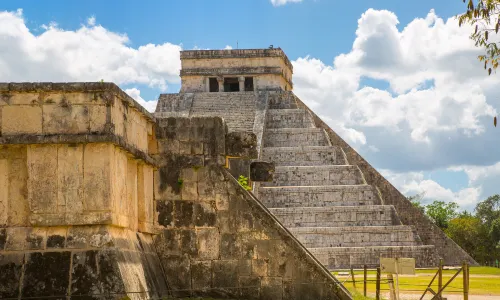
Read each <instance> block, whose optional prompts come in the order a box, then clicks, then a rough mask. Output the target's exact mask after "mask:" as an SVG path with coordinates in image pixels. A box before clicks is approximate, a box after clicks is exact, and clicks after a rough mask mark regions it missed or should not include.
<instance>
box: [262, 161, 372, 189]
mask: <svg viewBox="0 0 500 300" xmlns="http://www.w3.org/2000/svg"><path fill="white" fill-rule="evenodd" d="M354 184H364V180H363V176H362V174H361V172H360V171H359V169H358V167H357V166H351V165H326V166H279V167H276V170H275V171H274V176H273V181H272V182H265V183H262V184H261V186H322V185H354Z"/></svg>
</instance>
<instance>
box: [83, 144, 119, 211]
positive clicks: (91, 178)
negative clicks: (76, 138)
mask: <svg viewBox="0 0 500 300" xmlns="http://www.w3.org/2000/svg"><path fill="white" fill-rule="evenodd" d="M113 159H114V149H113V146H112V145H110V144H86V145H85V148H84V156H83V161H84V167H83V178H84V180H83V195H84V196H83V199H84V200H83V201H84V205H85V206H84V207H85V211H99V210H111V209H112V207H113V205H112V200H113V199H111V179H112V177H111V176H112V173H111V170H113V169H114V168H112V165H113ZM119 174H120V176H119V177H117V178H116V180H120V178H123V177H124V176H123V174H125V170H121V173H119ZM114 185H115V186H116V182H115V183H114ZM115 193H116V192H115ZM122 196H123V198H121V199H126V197H125V196H124V195H122ZM115 197H118V195H116V194H115ZM121 202H123V201H121Z"/></svg>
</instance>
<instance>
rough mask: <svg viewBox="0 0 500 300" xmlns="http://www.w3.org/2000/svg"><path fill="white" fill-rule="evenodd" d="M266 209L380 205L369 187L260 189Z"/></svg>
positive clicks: (376, 196)
mask: <svg viewBox="0 0 500 300" xmlns="http://www.w3.org/2000/svg"><path fill="white" fill-rule="evenodd" d="M259 200H260V201H261V202H262V203H264V205H266V207H269V208H273V207H326V206H358V205H374V204H380V199H379V196H378V194H377V191H376V190H375V188H374V187H373V186H371V185H366V184H365V185H349V186H347V185H339V186H287V187H261V188H260V189H259Z"/></svg>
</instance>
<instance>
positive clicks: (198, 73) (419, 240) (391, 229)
mask: <svg viewBox="0 0 500 300" xmlns="http://www.w3.org/2000/svg"><path fill="white" fill-rule="evenodd" d="M181 62H182V70H181V79H182V87H181V91H180V93H178V94H162V95H160V97H159V103H158V106H157V108H156V113H155V115H156V116H157V117H169V116H185V117H188V116H189V117H196V116H220V117H222V118H223V119H224V120H225V121H226V124H227V126H228V129H229V131H246V132H253V133H254V134H255V135H256V137H257V152H258V153H259V160H264V161H269V162H274V163H275V165H276V170H275V173H274V178H273V181H272V182H265V183H255V184H254V187H253V193H254V194H255V196H256V197H257V198H258V199H259V200H260V201H261V202H262V203H263V204H265V205H266V206H267V208H269V210H270V211H271V212H272V213H273V214H274V215H275V216H276V217H277V218H278V219H279V220H280V221H281V222H282V224H283V225H284V226H286V227H287V228H288V230H289V231H290V232H291V233H292V234H294V235H295V236H296V237H297V239H298V240H299V241H300V242H301V243H302V244H303V245H304V246H305V247H307V248H308V249H309V251H310V252H311V253H312V254H313V255H315V256H316V258H317V259H318V260H319V261H321V262H322V263H323V264H324V265H325V266H326V267H328V268H330V269H343V268H349V267H355V268H358V267H362V266H363V265H368V266H370V267H374V266H377V265H378V264H379V259H380V257H413V258H415V259H416V265H417V267H429V266H436V265H437V264H438V262H439V259H443V260H444V263H445V264H447V265H460V264H461V263H462V262H463V261H464V260H466V261H468V262H469V263H470V264H476V262H475V261H474V259H472V258H471V257H470V256H469V255H468V254H467V253H466V252H465V251H463V250H462V249H461V248H460V247H459V246H458V245H457V244H456V243H454V242H453V241H452V240H451V239H449V238H448V237H447V236H446V235H445V234H444V233H443V232H442V231H441V230H440V229H439V228H438V227H437V226H435V225H434V224H433V223H432V222H431V221H430V220H429V219H428V218H427V217H426V216H425V215H423V214H422V212H420V210H418V209H416V208H415V207H413V206H412V204H411V203H410V201H408V200H407V199H406V198H405V197H404V196H403V195H402V194H401V193H400V192H399V191H398V190H397V189H396V188H395V187H394V186H392V185H391V184H390V183H389V182H388V181H387V180H386V179H385V178H384V177H383V176H382V175H380V173H378V172H377V171H376V170H375V169H374V168H373V167H372V166H371V165H370V164H369V163H368V162H367V161H365V160H364V159H363V158H362V157H361V156H360V155H359V154H358V153H357V152H356V151H355V150H354V149H353V148H352V147H350V146H349V145H348V144H347V143H346V142H345V141H344V140H343V139H342V138H341V137H340V136H338V135H337V134H336V133H335V132H334V130H332V129H331V128H330V127H329V126H328V125H327V124H326V123H324V122H323V121H322V120H321V119H320V118H319V117H318V116H317V115H315V113H314V112H313V111H311V110H310V109H309V108H308V107H307V106H306V105H305V104H304V103H303V102H302V101H301V100H300V99H299V98H298V97H297V96H295V94H294V93H293V92H292V91H291V90H292V88H293V84H292V73H293V67H292V64H291V63H290V61H289V60H288V58H287V57H286V55H285V54H284V52H283V51H282V50H281V49H279V48H277V49H276V48H270V49H246V50H245V49H243V50H241V49H239V50H196V51H182V52H181ZM238 84H239V86H238ZM248 164H249V162H246V164H245V163H242V162H241V161H238V160H237V161H236V162H234V163H233V162H231V161H230V163H229V168H230V172H231V174H233V176H235V177H238V176H239V175H245V176H248V168H247V167H248Z"/></svg>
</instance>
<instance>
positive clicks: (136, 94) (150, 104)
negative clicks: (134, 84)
mask: <svg viewBox="0 0 500 300" xmlns="http://www.w3.org/2000/svg"><path fill="white" fill-rule="evenodd" d="M125 93H127V94H128V95H129V96H130V97H132V98H133V99H134V100H135V101H137V102H138V103H139V104H140V105H142V106H144V108H146V110H147V111H149V112H150V113H153V112H154V111H155V109H156V104H158V100H150V101H146V100H144V99H143V98H142V97H141V91H140V90H139V89H137V88H131V89H125Z"/></svg>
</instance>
